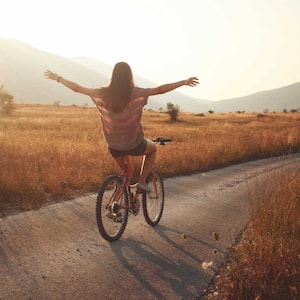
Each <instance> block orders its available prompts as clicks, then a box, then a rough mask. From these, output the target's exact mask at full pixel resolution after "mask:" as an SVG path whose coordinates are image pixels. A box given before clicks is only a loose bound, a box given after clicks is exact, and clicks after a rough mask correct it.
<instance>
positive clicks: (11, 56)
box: [0, 39, 207, 111]
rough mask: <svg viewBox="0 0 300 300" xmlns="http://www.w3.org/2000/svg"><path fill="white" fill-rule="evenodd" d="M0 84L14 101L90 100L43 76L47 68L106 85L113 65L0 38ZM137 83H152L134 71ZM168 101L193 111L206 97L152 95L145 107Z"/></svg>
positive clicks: (86, 82)
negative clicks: (201, 98)
mask: <svg viewBox="0 0 300 300" xmlns="http://www.w3.org/2000/svg"><path fill="white" fill-rule="evenodd" d="M0 66H1V68H0V85H2V84H3V85H4V88H5V90H6V91H8V92H9V93H11V94H12V95H13V96H14V100H15V102H23V103H40V104H52V103H54V102H57V101H60V103H61V104H77V105H83V104H86V103H89V104H92V102H91V100H90V99H89V98H88V97H87V96H84V95H79V94H75V93H73V92H72V91H70V90H68V89H66V88H64V87H63V86H62V85H60V84H56V83H55V82H53V81H50V80H46V79H45V78H44V76H43V73H44V71H45V70H46V69H49V70H51V71H53V72H57V73H59V74H61V75H62V76H65V77H66V78H68V79H70V80H74V81H76V82H78V83H80V84H82V85H85V86H88V87H100V86H106V85H107V84H108V83H109V80H110V75H111V71H112V66H109V65H107V64H105V63H102V62H99V61H96V60H94V59H90V58H82V57H81V58H65V57H61V56H57V55H53V54H51V53H47V52H45V51H41V50H38V49H36V48H34V47H31V46H30V45H28V44H25V43H23V42H20V41H16V40H11V39H0ZM135 82H136V84H137V85H140V86H143V87H152V86H154V84H153V83H151V82H149V81H147V80H146V79H143V78H142V77H141V76H138V75H135ZM167 102H172V103H173V104H178V105H180V107H181V109H182V110H185V111H195V110H197V108H198V106H199V105H200V106H201V104H202V103H207V101H203V100H198V99H194V98H191V97H188V96H186V95H184V94H181V93H178V92H172V93H169V94H166V95H162V96H157V97H152V98H151V100H150V101H149V104H148V105H147V108H153V109H158V108H160V107H162V108H164V109H165V108H166V104H167Z"/></svg>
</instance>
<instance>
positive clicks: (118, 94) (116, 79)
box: [105, 62, 134, 113]
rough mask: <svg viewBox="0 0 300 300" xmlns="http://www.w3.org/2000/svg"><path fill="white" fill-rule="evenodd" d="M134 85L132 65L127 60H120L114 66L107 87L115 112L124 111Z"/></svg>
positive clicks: (111, 105) (110, 104) (111, 107)
mask: <svg viewBox="0 0 300 300" xmlns="http://www.w3.org/2000/svg"><path fill="white" fill-rule="evenodd" d="M133 86H134V84H133V76H132V71H131V68H130V66H129V65H128V64H127V63H126V62H118V63H117V64H116V65H115V66H114V69H113V72H112V76H111V81H110V84H109V86H108V87H107V88H105V94H106V96H107V100H108V101H109V107H110V109H111V110H112V111H113V112H114V113H119V112H122V111H123V109H124V108H125V106H126V105H127V103H128V102H129V100H130V96H131V90H132V88H133Z"/></svg>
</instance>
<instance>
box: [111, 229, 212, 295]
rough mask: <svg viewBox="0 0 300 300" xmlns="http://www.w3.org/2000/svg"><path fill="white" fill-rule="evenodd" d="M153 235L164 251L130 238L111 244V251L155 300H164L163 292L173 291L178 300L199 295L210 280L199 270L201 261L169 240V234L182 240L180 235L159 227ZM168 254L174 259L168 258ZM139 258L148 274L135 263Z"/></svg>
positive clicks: (153, 245) (203, 243) (200, 242)
mask: <svg viewBox="0 0 300 300" xmlns="http://www.w3.org/2000/svg"><path fill="white" fill-rule="evenodd" d="M155 233H157V234H158V236H160V237H161V238H162V239H163V241H164V242H167V243H168V246H167V248H168V250H167V251H163V250H159V249H160V248H161V247H159V246H158V247H156V246H155V245H156V243H153V239H152V240H151V242H141V241H137V240H134V239H132V238H127V239H126V240H121V241H117V242H115V243H111V244H110V247H111V250H112V252H113V253H114V255H115V257H116V258H117V259H118V260H119V261H120V263H121V264H122V265H123V266H124V267H125V268H126V269H127V270H128V272H130V273H131V274H132V276H133V277H134V278H135V279H136V280H137V281H138V282H139V284H140V285H141V286H143V288H144V289H146V290H147V291H148V292H150V293H151V294H152V295H153V296H154V297H155V298H157V299H166V298H165V295H164V294H163V292H162V291H166V290H172V292H173V293H174V294H176V295H177V296H178V298H181V299H192V298H193V297H195V294H200V293H201V291H202V289H203V288H204V287H205V286H206V285H207V283H208V280H209V278H208V276H207V273H205V271H204V270H203V269H202V268H201V264H202V262H203V260H202V259H201V258H200V257H197V256H196V255H194V254H193V253H192V252H190V251H189V250H187V249H185V248H184V246H182V245H180V244H179V243H176V242H175V241H174V240H172V239H171V238H170V237H169V234H176V235H177V234H179V235H180V236H181V233H180V232H179V231H176V230H174V229H172V228H169V227H166V226H158V227H156V228H155ZM189 239H193V242H196V243H199V244H201V245H202V246H205V247H210V248H213V246H212V245H209V244H208V243H206V242H204V241H201V240H198V239H196V238H193V237H189ZM199 246H200V245H199ZM163 252H164V253H163ZM170 252H172V257H176V259H172V258H170V257H169V256H168V253H170ZM131 257H134V259H131ZM178 257H180V259H178ZM139 258H140V259H141V260H143V261H144V262H145V263H144V266H147V267H146V268H147V270H145V267H143V266H141V264H140V263H138V262H139ZM149 272H150V273H151V275H150V276H149ZM154 277H155V278H154ZM162 285H164V286H162Z"/></svg>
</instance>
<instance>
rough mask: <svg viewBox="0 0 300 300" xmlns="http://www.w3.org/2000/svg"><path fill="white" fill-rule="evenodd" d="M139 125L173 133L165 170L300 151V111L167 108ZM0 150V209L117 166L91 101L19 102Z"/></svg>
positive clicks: (162, 160) (67, 192) (29, 204)
mask: <svg viewBox="0 0 300 300" xmlns="http://www.w3.org/2000/svg"><path fill="white" fill-rule="evenodd" d="M262 116H263V117H262ZM143 125H144V129H145V133H146V136H147V138H150V139H151V138H156V137H157V136H166V137H170V138H172V139H173V143H172V144H171V145H168V146H166V147H159V153H158V161H157V167H158V169H159V171H160V172H161V173H162V174H163V175H164V176H175V175H180V174H188V173H190V172H195V171H207V170H209V169H212V168H218V167H222V166H226V165H228V164H232V163H238V162H242V161H248V160H254V159H258V158H265V157H269V156H277V155H282V154H286V153H290V152H296V151H299V150H300V116H299V113H294V114H279V113H278V114H267V115H257V114H240V115H238V114H227V115H209V116H205V117H199V116H196V115H192V114H183V113H182V114H180V116H179V121H178V122H173V123H172V122H170V120H169V116H168V115H167V114H164V113H159V112H150V111H145V112H144V117H143ZM0 151H1V155H0V215H4V214H7V213H10V212H11V211H16V210H27V209H35V208H38V207H40V206H41V205H44V204H47V203H50V202H53V201H61V200H62V199H69V198H71V197H73V196H75V195H78V194H82V193H87V192H94V191H96V190H97V189H98V186H99V184H100V183H101V181H102V180H103V179H104V177H105V176H107V175H108V174H110V173H113V172H119V170H118V169H117V166H116V164H115V162H114V161H113V159H112V158H111V157H110V155H109V153H108V151H107V149H106V145H105V142H104V140H103V138H102V134H101V127H100V120H99V115H98V112H97V111H96V109H95V108H86V107H75V106H69V107H55V106H46V105H17V109H16V111H15V113H14V115H13V116H11V117H1V118H0ZM139 162H140V158H137V159H135V165H136V167H138V165H139Z"/></svg>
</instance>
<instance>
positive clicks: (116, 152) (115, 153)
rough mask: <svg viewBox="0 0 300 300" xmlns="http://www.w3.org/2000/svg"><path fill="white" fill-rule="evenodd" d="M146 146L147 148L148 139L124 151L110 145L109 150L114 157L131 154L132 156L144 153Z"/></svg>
mask: <svg viewBox="0 0 300 300" xmlns="http://www.w3.org/2000/svg"><path fill="white" fill-rule="evenodd" d="M146 148H147V140H145V139H144V140H143V141H142V142H141V143H140V144H138V145H137V146H136V147H135V148H133V149H131V150H125V151H122V150H115V149H112V148H110V147H108V150H109V152H110V154H111V155H112V157H114V158H117V157H119V156H126V155H130V156H141V155H144V153H145V151H146Z"/></svg>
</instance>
